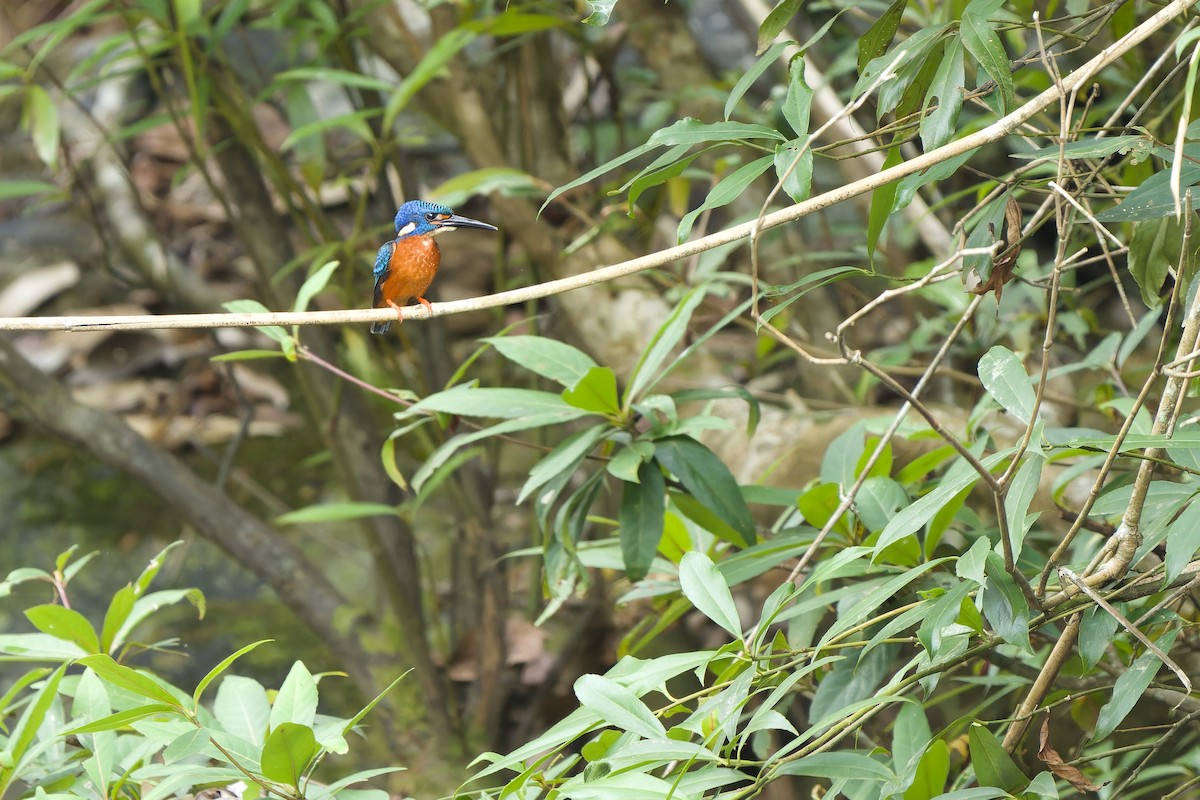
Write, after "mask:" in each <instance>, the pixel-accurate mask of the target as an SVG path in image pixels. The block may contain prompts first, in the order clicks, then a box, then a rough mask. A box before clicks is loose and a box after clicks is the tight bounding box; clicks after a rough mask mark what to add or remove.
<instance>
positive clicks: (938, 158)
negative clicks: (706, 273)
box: [0, 0, 1196, 330]
mask: <svg viewBox="0 0 1200 800" xmlns="http://www.w3.org/2000/svg"><path fill="white" fill-rule="evenodd" d="M1195 2H1196V0H1172V2H1170V3H1168V4H1167V5H1165V6H1163V8H1162V9H1160V10H1159V11H1158V13H1156V14H1154V15H1153V16H1151V17H1150V18H1149V19H1147V20H1146V21H1145V22H1143V23H1142V24H1141V25H1139V26H1137V27H1136V28H1134V29H1133V30H1131V31H1130V32H1129V33H1127V34H1126V35H1125V36H1123V37H1122V38H1121V39H1119V40H1117V41H1116V42H1114V43H1113V44H1112V45H1110V46H1108V47H1106V48H1105V49H1104V50H1102V51H1101V52H1100V53H1099V54H1097V55H1096V56H1095V57H1094V58H1092V59H1091V60H1090V61H1088V62H1087V63H1086V64H1084V65H1082V66H1081V67H1080V68H1079V69H1077V70H1075V71H1074V72H1072V73H1071V74H1070V75H1069V76H1067V77H1065V78H1063V79H1062V82H1061V85H1054V86H1051V87H1049V88H1048V89H1046V90H1045V91H1043V92H1042V93H1041V94H1039V95H1037V96H1036V97H1034V98H1033V99H1031V100H1029V101H1028V102H1026V103H1025V104H1024V105H1022V106H1021V107H1020V108H1018V109H1016V110H1015V111H1013V112H1012V113H1010V114H1008V115H1007V116H1005V117H1002V118H1000V119H999V120H997V121H996V122H994V123H992V124H991V125H989V126H987V127H986V128H983V129H981V130H979V131H976V132H975V133H973V134H970V135H968V136H964V137H963V138H961V139H958V140H956V141H953V142H950V143H949V144H947V145H945V146H943V147H939V148H938V149H936V150H933V151H930V152H928V153H924V154H922V155H920V156H917V157H916V158H912V159H909V160H907V161H905V162H903V163H901V164H897V165H896V166H894V167H891V168H890V169H886V170H884V171H882V172H879V173H877V174H875V175H869V176H867V177H865V178H861V179H859V180H856V181H853V182H851V183H848V184H846V185H845V186H840V187H838V188H836V189H833V190H831V191H829V192H826V193H824V194H822V195H818V196H816V197H813V198H810V199H808V200H805V201H804V202H802V203H796V204H795V205H792V206H789V207H787V208H784V209H781V210H779V211H776V212H774V213H771V214H768V215H767V216H765V217H764V218H763V219H762V222H761V224H760V225H758V229H759V230H769V229H770V228H775V227H778V226H780V225H784V224H786V223H789V222H794V221H796V220H798V219H800V218H802V217H805V216H807V215H809V214H812V213H814V212H816V211H821V210H823V209H826V208H829V207H830V206H833V205H836V204H838V203H841V202H843V201H844V200H848V199H850V198H853V197H857V196H859V195H861V194H865V193H867V192H870V191H873V190H875V189H878V188H879V187H881V186H885V185H887V184H889V183H892V182H893V181H897V180H899V179H901V178H904V177H906V176H908V175H913V174H915V173H918V172H921V171H923V170H926V169H928V168H930V167H932V166H934V165H936V164H939V163H941V162H943V161H945V160H947V159H950V158H954V157H956V156H959V155H962V154H963V153H966V152H968V151H970V150H974V149H975V148H977V147H981V146H983V145H986V144H991V143H993V142H996V141H999V140H1000V139H1003V138H1004V137H1005V136H1008V135H1009V134H1010V133H1012V132H1013V131H1014V130H1016V129H1017V128H1018V127H1019V126H1021V125H1022V124H1024V123H1025V122H1027V121H1028V120H1030V119H1031V118H1033V117H1034V116H1035V115H1036V114H1038V113H1039V112H1040V111H1042V110H1043V109H1045V108H1046V107H1048V106H1049V105H1051V104H1052V103H1056V102H1058V101H1059V99H1060V98H1061V97H1062V96H1063V95H1064V94H1066V93H1071V92H1076V91H1078V90H1079V89H1081V88H1082V87H1083V86H1084V85H1086V84H1087V82H1088V81H1090V80H1092V78H1093V77H1095V75H1096V73H1097V72H1099V71H1100V70H1101V69H1103V68H1104V67H1105V66H1107V65H1108V64H1110V63H1112V62H1113V61H1115V60H1117V59H1118V58H1120V57H1121V56H1123V55H1125V54H1126V53H1128V52H1129V51H1130V50H1132V49H1133V48H1135V47H1137V46H1138V45H1139V44H1141V43H1142V42H1144V41H1146V39H1148V38H1149V37H1150V36H1152V35H1153V34H1154V33H1156V32H1157V31H1158V30H1159V29H1161V28H1163V27H1164V26H1165V25H1167V23H1169V22H1170V21H1171V20H1173V19H1175V18H1176V17H1177V16H1179V15H1180V14H1182V13H1184V12H1185V11H1186V10H1187V9H1188V8H1190V7H1191V6H1192V5H1194V4H1195ZM754 229H755V222H753V221H752V222H747V223H744V224H742V225H735V226H733V227H731V228H727V229H726V230H723V231H718V232H717V233H713V234H710V235H708V236H704V237H701V238H699V239H696V240H694V241H691V242H686V243H684V244H681V245H677V246H675V247H668V248H666V249H665V250H660V251H659V252H657V253H651V254H648V255H644V256H639V257H638V258H633V259H629V260H627V261H622V262H620V263H617V264H612V265H610V266H607V267H601V268H599V269H595V270H592V271H590V272H585V273H583V274H580V275H572V276H569V277H566V278H560V279H558V280H552V281H546V282H544V283H540V284H537V285H535V286H528V287H524V288H521V289H514V290H512V291H508V292H499V293H497V294H493V295H488V296H486V297H477V298H471V299H467V300H457V301H453V302H449V303H435V304H434V305H433V311H432V314H433V316H442V315H448V314H461V313H464V312H467V311H476V310H479V309H483V308H493V307H496V306H504V305H512V304H516V303H523V302H526V301H529V300H534V299H537V298H541V297H549V296H552V295H557V294H562V293H564V292H569V291H573V290H575V289H581V288H583V287H585V286H593V285H595V284H598V283H604V282H607V281H611V280H614V279H616V278H620V277H624V276H626V275H633V274H635V273H638V272H642V271H644V270H647V269H654V268H656V267H661V266H664V265H666V264H669V263H671V262H673V261H678V260H681V259H685V258H688V257H690V256H693V255H695V254H697V253H702V252H704V251H706V250H711V249H713V248H715V247H720V246H721V245H725V244H730V243H732V242H737V241H739V240H741V239H745V238H747V237H749V236H750V234H751V232H752V231H753V230H754ZM421 316H424V313H423V311H422V310H421V309H420V308H418V307H409V308H406V309H405V310H404V311H403V312H402V314H401V318H402V319H406V320H407V319H413V318H419V317H421ZM388 319H395V313H394V312H392V311H390V310H387V309H359V310H346V311H315V312H304V313H285V312H279V313H270V314H193V315H162V316H140V317H119V316H112V317H102V316H93V317H86V316H85V317H78V316H76V317H37V318H0V330H97V329H108V330H135V329H151V328H223V327H245V326H257V325H337V324H347V323H350V324H364V325H365V324H367V323H370V322H382V321H386V320H388Z"/></svg>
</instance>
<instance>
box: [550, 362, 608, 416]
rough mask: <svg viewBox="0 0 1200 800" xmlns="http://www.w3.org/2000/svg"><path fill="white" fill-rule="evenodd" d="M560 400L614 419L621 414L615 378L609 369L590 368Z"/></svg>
mask: <svg viewBox="0 0 1200 800" xmlns="http://www.w3.org/2000/svg"><path fill="white" fill-rule="evenodd" d="M562 399H563V400H564V401H565V402H566V403H567V404H568V405H571V406H574V407H575V408H579V409H582V410H584V411H590V412H592V413H595V414H604V415H607V416H610V417H615V416H617V415H619V414H620V413H621V406H620V404H619V402H618V400H617V376H616V375H615V374H614V373H613V371H612V369H610V368H609V367H592V368H591V369H589V370H588V371H587V374H586V375H584V376H583V379H582V380H580V381H579V382H578V383H577V384H575V386H574V387H573V388H570V389H565V390H563V393H562Z"/></svg>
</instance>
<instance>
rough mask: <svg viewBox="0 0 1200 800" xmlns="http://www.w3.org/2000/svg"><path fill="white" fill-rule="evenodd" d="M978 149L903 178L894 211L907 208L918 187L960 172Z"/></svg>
mask: <svg viewBox="0 0 1200 800" xmlns="http://www.w3.org/2000/svg"><path fill="white" fill-rule="evenodd" d="M977 151H978V148H975V149H974V150H968V151H967V152H965V153H961V154H960V155H957V156H955V157H954V158H948V159H946V160H945V161H940V162H938V163H937V164H934V165H933V166H932V167H930V168H929V169H925V170H922V171H920V172H917V173H914V174H912V175H909V176H908V177H906V178H903V179H901V181H900V188H899V189H898V190H897V192H896V204H895V207H894V208H893V209H892V211H893V212H895V211H899V210H901V209H903V208H907V207H908V204H909V203H911V202H912V199H913V198H914V197H916V194H917V190H918V189H920V188H921V187H922V186H926V185H928V184H930V183H935V182H937V181H942V180H945V179H946V178H949V177H950V176H951V175H953V174H954V173H956V172H958V168H959V167H961V166H962V165H963V164H965V163H967V162H968V161H970V160H971V157H972V156H974V155H975V153H976V152H977Z"/></svg>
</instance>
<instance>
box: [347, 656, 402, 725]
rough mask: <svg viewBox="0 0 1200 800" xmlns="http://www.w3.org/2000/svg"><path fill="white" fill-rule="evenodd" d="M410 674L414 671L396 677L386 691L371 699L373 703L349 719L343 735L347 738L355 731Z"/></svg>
mask: <svg viewBox="0 0 1200 800" xmlns="http://www.w3.org/2000/svg"><path fill="white" fill-rule="evenodd" d="M409 672H412V670H411V669H409V670H405V671H404V672H402V673H401V674H400V675H398V676H396V678H395V679H394V680H393V681H392V682H391V683H389V684H388V685H387V688H386V689H384V690H383V691H382V692H380V693H379V694H377V695H375V697H374V698H372V699H371V702H369V703H367V704H366V705H365V706H363V707H362V708H361V709H360V710H359V712H358V713H357V714H355V715H354V716H353V717H351V718H350V719H348V720H347V721H346V724H345V725H344V726H342V735H343V736H345V735H346V734H348V733H350V731H352V730H354V726H356V725H358V723H360V722H362V721H363V718H364V717H366V716H367V714H369V713H371V709H373V708H375V706H377V705H379V703H380V701H382V700H383V698H385V697H387V696H388V695H389V694H390V693H391V691H392V690H393V689H395V688H396V687H397V686H399V685H400V681H402V680H404V678H405V676H407V675H408V673H409Z"/></svg>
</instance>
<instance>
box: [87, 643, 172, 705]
mask: <svg viewBox="0 0 1200 800" xmlns="http://www.w3.org/2000/svg"><path fill="white" fill-rule="evenodd" d="M76 663H77V664H80V665H81V666H84V667H88V668H89V669H91V670H92V671H93V672H95V673H96V675H98V676H99V677H100V678H101V679H102V680H104V681H107V682H108V683H111V684H113V685H114V686H120V687H121V688H122V689H127V690H129V691H131V692H133V693H134V694H137V695H141V696H142V697H145V698H147V699H149V700H154V701H156V702H159V703H165V704H166V705H169V706H173V707H175V708H181V706H180V705H179V701H178V700H176V699H175V695H173V694H171V693H170V692H169V691H167V690H166V689H164V688H163V687H162V686H159V685H158V683H157V682H155V681H154V680H152V679H150V678H148V677H147V676H145V675H143V674H142V673H140V672H137V671H136V670H132V669H130V668H129V667H126V666H123V665H121V664H118V663H117V662H116V661H113V660H112V658H110V657H109V656H106V655H103V654H98V655H91V656H86V657H84V658H81V659H79V660H78V661H77V662H76Z"/></svg>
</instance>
